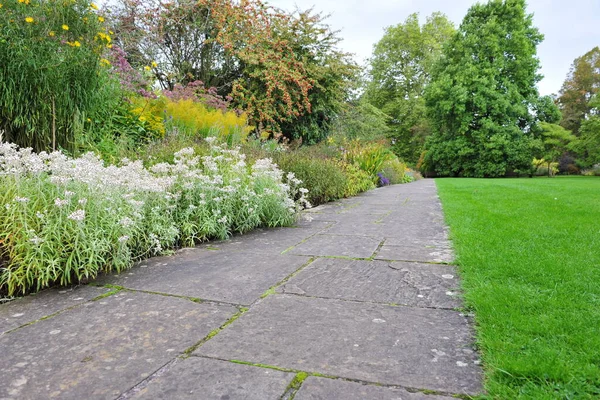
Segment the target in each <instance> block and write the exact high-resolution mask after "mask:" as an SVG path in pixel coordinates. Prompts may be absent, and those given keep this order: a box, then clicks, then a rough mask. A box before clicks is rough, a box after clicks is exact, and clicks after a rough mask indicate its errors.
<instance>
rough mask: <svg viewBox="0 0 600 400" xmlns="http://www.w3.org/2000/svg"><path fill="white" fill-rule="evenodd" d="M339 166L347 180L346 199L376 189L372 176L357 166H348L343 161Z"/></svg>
mask: <svg viewBox="0 0 600 400" xmlns="http://www.w3.org/2000/svg"><path fill="white" fill-rule="evenodd" d="M339 165H340V167H341V168H342V170H343V171H344V174H345V175H346V178H347V182H346V189H345V191H344V197H351V196H356V195H357V194H359V193H362V192H366V191H367V190H371V189H374V188H375V184H374V183H373V179H371V176H370V175H369V174H367V173H366V172H365V171H363V170H362V169H360V168H358V167H357V166H356V165H353V164H348V163H346V162H343V161H339Z"/></svg>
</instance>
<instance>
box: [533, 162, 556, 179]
mask: <svg viewBox="0 0 600 400" xmlns="http://www.w3.org/2000/svg"><path fill="white" fill-rule="evenodd" d="M531 164H532V165H533V174H534V175H535V176H551V175H556V174H557V173H558V162H548V161H546V160H545V159H543V158H541V159H537V158H534V159H533V162H532V163H531ZM548 168H550V174H548Z"/></svg>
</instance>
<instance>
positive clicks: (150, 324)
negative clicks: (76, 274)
mask: <svg viewBox="0 0 600 400" xmlns="http://www.w3.org/2000/svg"><path fill="white" fill-rule="evenodd" d="M236 311H237V309H236V308H235V307H231V306H217V305H211V304H197V303H194V302H191V301H189V300H185V299H179V298H174V297H165V296H159V295H151V294H145V293H130V292H121V293H118V294H115V295H113V296H110V297H107V298H104V299H101V300H98V301H94V302H89V303H85V304H83V305H82V306H81V307H76V308H74V309H71V310H68V311H65V312H64V313H61V314H59V315H57V316H55V317H53V318H50V319H46V320H43V321H39V322H37V323H35V324H33V325H29V326H26V327H23V328H20V329H18V330H16V331H13V332H10V333H5V334H4V335H1V336H0V348H1V349H2V359H1V362H2V373H1V374H0V398H2V399H49V398H60V399H114V398H115V397H117V396H119V394H121V393H122V392H124V391H126V390H128V389H129V388H131V387H133V386H134V385H136V384H137V383H139V382H140V381H142V380H143V379H144V378H146V377H148V376H149V375H150V374H152V373H153V372H154V371H156V370H157V369H158V368H160V367H161V366H162V365H164V364H165V363H167V362H168V361H169V360H171V359H173V358H174V357H175V356H177V355H178V354H180V353H182V352H183V351H184V350H185V349H187V348H188V347H190V346H192V345H194V344H195V343H197V342H198V341H199V340H201V339H202V338H203V337H204V336H206V335H207V334H208V333H209V332H210V331H211V330H213V329H215V328H217V327H219V326H220V325H222V324H223V323H224V322H225V321H226V320H227V319H228V318H230V317H231V316H232V315H233V314H234V313H235V312H236Z"/></svg>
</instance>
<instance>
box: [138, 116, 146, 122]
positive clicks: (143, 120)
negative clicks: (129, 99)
mask: <svg viewBox="0 0 600 400" xmlns="http://www.w3.org/2000/svg"><path fill="white" fill-rule="evenodd" d="M138 119H139V120H140V121H141V122H146V117H144V116H141V117H140V118H138Z"/></svg>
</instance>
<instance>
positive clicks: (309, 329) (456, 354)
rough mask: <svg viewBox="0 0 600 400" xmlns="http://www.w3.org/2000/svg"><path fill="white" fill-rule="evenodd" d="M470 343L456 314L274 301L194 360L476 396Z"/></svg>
mask: <svg viewBox="0 0 600 400" xmlns="http://www.w3.org/2000/svg"><path fill="white" fill-rule="evenodd" d="M471 345H472V337H471V332H470V330H469V328H468V324H467V320H466V319H465V318H464V317H461V316H460V315H459V313H457V312H455V311H450V310H434V309H421V308H411V307H392V306H386V305H380V304H368V303H355V302H347V301H342V300H324V299H313V298H305V297H300V296H292V295H272V296H269V297H267V298H266V299H265V300H263V301H262V302H260V303H258V304H256V305H255V306H254V307H253V308H252V309H251V310H250V311H249V312H247V313H246V314H244V315H243V316H242V317H241V318H240V319H238V320H237V321H235V322H234V323H233V324H231V325H230V326H229V327H228V328H227V329H225V330H224V331H222V332H221V333H220V334H219V335H217V336H215V337H214V338H212V339H211V340H210V341H208V342H207V343H205V344H204V345H203V346H201V347H200V348H199V349H198V350H197V354H200V355H205V356H209V357H217V358H224V359H231V360H233V359H235V360H244V361H249V362H253V363H261V364H269V365H275V366H279V367H286V368H295V369H300V370H305V371H312V372H320V373H324V374H328V375H333V376H339V377H343V378H353V379H361V380H365V381H369V382H379V383H382V384H391V385H401V386H406V387H412V388H420V389H432V390H439V391H444V392H450V393H466V394H476V393H478V392H480V390H481V371H480V368H479V366H478V360H477V355H476V354H475V353H474V351H473V349H472V348H471Z"/></svg>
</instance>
